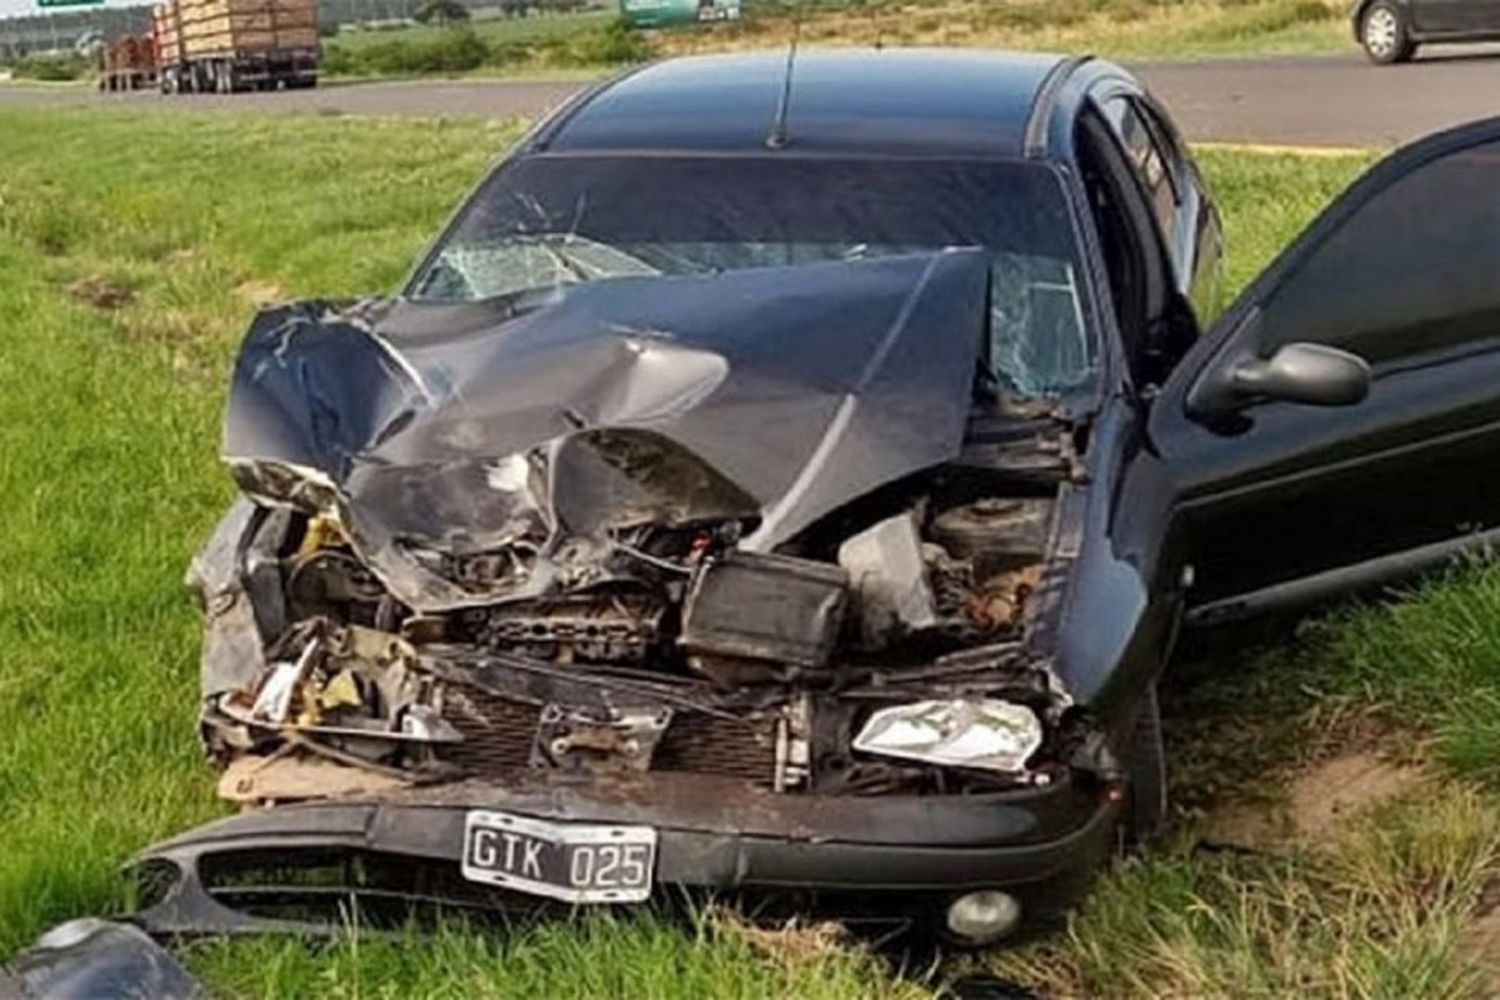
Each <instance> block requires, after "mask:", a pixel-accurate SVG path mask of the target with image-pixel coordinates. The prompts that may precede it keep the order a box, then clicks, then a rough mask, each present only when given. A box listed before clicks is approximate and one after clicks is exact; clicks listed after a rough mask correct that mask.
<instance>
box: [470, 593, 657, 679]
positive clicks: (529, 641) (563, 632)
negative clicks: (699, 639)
mask: <svg viewBox="0 0 1500 1000" xmlns="http://www.w3.org/2000/svg"><path fill="white" fill-rule="evenodd" d="M665 614H666V606H665V605H664V604H661V603H659V602H657V601H654V600H652V599H650V598H647V597H642V596H640V595H628V596H626V595H618V594H610V595H602V596H601V595H582V596H577V597H570V598H565V599H562V600H556V601H547V602H539V603H527V604H511V605H500V606H498V607H492V608H482V609H474V610H471V611H466V612H464V613H463V622H464V625H465V630H466V631H467V632H468V633H469V635H470V636H472V640H473V641H474V642H475V643H476V644H478V645H480V646H484V647H486V648H489V649H496V650H503V651H505V652H511V653H518V654H521V655H523V656H529V657H532V658H534V659H540V660H552V661H556V662H562V663H571V662H573V661H574V660H581V661H584V662H591V663H625V664H639V663H643V662H645V660H646V657H647V654H648V653H650V652H651V650H653V649H655V648H657V647H658V646H659V645H660V643H661V642H662V639H663V628H662V619H663V617H664V616H665Z"/></svg>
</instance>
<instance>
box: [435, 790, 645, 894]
mask: <svg viewBox="0 0 1500 1000" xmlns="http://www.w3.org/2000/svg"><path fill="white" fill-rule="evenodd" d="M655 868H656V831H655V830H654V829H652V828H651V827H649V826H604V825H595V824H586V823H550V822H547V821H546V820H539V819H532V818H531V817H529V816H512V815H511V814H509V813H501V812H488V811H485V810H480V809H476V810H473V811H471V812H470V813H469V815H468V818H467V819H466V820H465V822H464V857H463V873H464V878H467V879H470V880H471V881H474V882H486V883H489V884H490V885H497V886H501V887H503V888H506V889H515V890H517V891H518V892H529V893H532V894H533V895H537V896H547V897H549V898H551V899H561V900H563V901H565V902H569V903H636V902H640V901H642V900H644V899H646V898H647V897H649V896H650V895H651V881H652V876H653V872H654V871H655Z"/></svg>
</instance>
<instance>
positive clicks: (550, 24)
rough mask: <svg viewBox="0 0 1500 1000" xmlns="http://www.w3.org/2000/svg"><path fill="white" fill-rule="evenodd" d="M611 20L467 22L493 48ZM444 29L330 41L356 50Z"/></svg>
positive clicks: (349, 35)
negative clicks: (493, 46)
mask: <svg viewBox="0 0 1500 1000" xmlns="http://www.w3.org/2000/svg"><path fill="white" fill-rule="evenodd" d="M613 17H614V15H613V14H611V13H610V12H608V11H588V12H585V13H581V14H543V15H540V16H537V17H490V18H476V19H474V20H473V21H470V22H469V24H470V26H471V27H472V28H473V29H474V33H475V34H476V35H478V36H479V37H480V38H482V39H484V40H485V41H486V42H489V43H490V44H494V45H515V44H522V45H525V44H532V43H537V42H547V41H551V40H553V39H559V38H567V37H569V36H571V35H575V34H578V33H579V32H582V31H588V30H590V29H593V28H599V27H602V26H604V25H606V24H608V23H609V22H610V20H611V19H612V18H613ZM447 30H448V29H447V28H445V27H439V26H437V25H432V26H419V27H411V28H396V29H391V30H388V31H345V32H341V33H340V34H339V35H338V36H337V37H336V38H334V39H333V41H334V43H335V44H337V45H347V46H348V47H349V48H351V49H354V50H358V49H360V48H367V47H369V46H371V45H378V44H380V43H381V42H383V41H390V40H391V39H397V38H399V39H401V40H403V41H412V42H417V41H424V40H429V39H432V38H438V37H441V36H442V35H443V33H444V32H446V31H447Z"/></svg>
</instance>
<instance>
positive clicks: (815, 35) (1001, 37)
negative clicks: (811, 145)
mask: <svg viewBox="0 0 1500 1000" xmlns="http://www.w3.org/2000/svg"><path fill="white" fill-rule="evenodd" d="M797 6H798V4H796V3H794V2H793V0H761V2H759V3H753V2H752V3H747V4H746V5H745V9H746V17H745V19H744V20H743V21H741V22H740V23H738V24H725V25H720V26H715V27H712V28H709V29H694V30H687V31H673V32H664V33H661V34H660V36H659V37H658V39H657V44H658V46H659V48H660V49H661V50H662V51H664V52H667V53H670V54H678V53H683V52H696V51H717V50H721V49H726V48H728V49H735V48H759V47H764V46H777V45H785V44H786V43H787V40H788V39H789V38H790V37H791V32H792V27H791V22H792V12H793V11H794V10H795V9H796V7H797ZM804 7H805V17H804V21H803V24H802V27H801V31H800V34H801V38H802V41H803V42H804V43H805V44H812V45H874V44H883V45H945V46H984V47H990V48H1012V49H1039V50H1044V51H1055V52H1089V53H1092V54H1094V55H1100V56H1108V57H1112V58H1121V59H1155V58H1197V57H1212V56H1233V55H1286V54H1293V53H1324V52H1337V51H1341V50H1347V49H1350V48H1352V47H1353V44H1354V43H1353V41H1352V40H1351V39H1350V32H1349V28H1348V20H1347V18H1348V13H1349V8H1348V5H1347V4H1344V3H1342V2H1340V0H919V2H913V0H826V2H823V3H811V4H807V5H804Z"/></svg>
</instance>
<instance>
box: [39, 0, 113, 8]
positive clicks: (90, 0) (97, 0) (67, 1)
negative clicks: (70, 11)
mask: <svg viewBox="0 0 1500 1000" xmlns="http://www.w3.org/2000/svg"><path fill="white" fill-rule="evenodd" d="M36 5H37V6H38V7H102V6H103V5H104V0H36Z"/></svg>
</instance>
